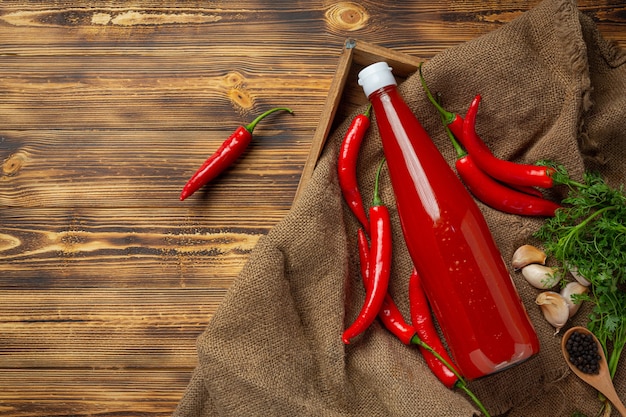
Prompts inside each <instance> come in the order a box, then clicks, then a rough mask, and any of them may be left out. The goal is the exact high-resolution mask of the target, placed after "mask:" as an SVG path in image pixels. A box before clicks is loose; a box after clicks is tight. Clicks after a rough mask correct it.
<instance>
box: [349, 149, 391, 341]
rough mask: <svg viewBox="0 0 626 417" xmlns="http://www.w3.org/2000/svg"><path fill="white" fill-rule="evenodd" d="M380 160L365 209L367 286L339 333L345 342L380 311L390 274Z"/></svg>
mask: <svg viewBox="0 0 626 417" xmlns="http://www.w3.org/2000/svg"><path fill="white" fill-rule="evenodd" d="M383 163H384V159H383V161H382V162H381V163H380V165H379V166H378V170H377V172H376V182H375V184H374V201H373V203H372V207H370V209H369V221H370V232H371V246H370V254H369V259H370V262H369V265H368V277H369V278H368V280H369V282H370V285H369V287H368V288H366V291H365V302H364V303H363V306H362V308H361V311H360V312H359V315H358V316H357V318H356V320H355V321H354V322H353V323H352V324H351V325H350V326H349V327H348V328H347V329H346V330H345V331H344V332H343V335H342V340H343V342H344V343H345V344H348V343H350V339H352V338H353V337H356V336H358V335H359V334H361V333H362V332H363V331H365V329H367V328H368V327H369V326H370V325H371V324H372V322H373V321H374V320H375V319H376V316H377V315H378V312H379V311H380V309H381V307H382V305H383V302H384V300H385V295H386V294H387V287H388V285H389V275H390V273H391V245H392V240H391V219H390V217H389V209H388V208H387V207H386V206H385V205H384V204H383V202H382V200H381V198H380V195H379V193H378V190H379V182H380V172H381V170H382V167H383Z"/></svg>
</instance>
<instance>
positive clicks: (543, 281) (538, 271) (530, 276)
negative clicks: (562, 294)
mask: <svg viewBox="0 0 626 417" xmlns="http://www.w3.org/2000/svg"><path fill="white" fill-rule="evenodd" d="M556 271H557V270H556V268H551V267H549V266H545V265H539V264H530V265H526V266H525V267H523V268H522V275H523V276H524V278H526V281H528V283H529V284H530V285H532V286H533V287H535V288H539V289H540V290H547V289H550V288H552V287H554V286H555V285H556V284H557V283H558V282H559V278H558V277H557V276H556Z"/></svg>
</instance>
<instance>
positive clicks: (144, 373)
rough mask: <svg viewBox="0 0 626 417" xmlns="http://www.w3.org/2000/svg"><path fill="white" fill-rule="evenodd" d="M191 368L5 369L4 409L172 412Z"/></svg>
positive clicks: (0, 390) (18, 413)
mask: <svg viewBox="0 0 626 417" xmlns="http://www.w3.org/2000/svg"><path fill="white" fill-rule="evenodd" d="M190 372H191V369H188V368H181V369H175V370H168V369H161V370H145V369H132V370H128V369H107V370H95V369H72V368H61V369H14V370H13V369H2V370H1V374H0V414H1V415H3V416H13V417H27V416H28V417H32V416H46V417H51V416H70V415H71V416H93V415H112V416H113V415H119V416H128V417H132V416H137V417H139V416H141V417H146V416H151V417H161V416H162V417H165V416H170V415H171V414H172V411H173V410H174V408H175V407H176V404H177V402H178V401H179V400H180V397H181V396H182V394H183V390H184V386H185V385H186V384H187V382H188V381H189V377H190Z"/></svg>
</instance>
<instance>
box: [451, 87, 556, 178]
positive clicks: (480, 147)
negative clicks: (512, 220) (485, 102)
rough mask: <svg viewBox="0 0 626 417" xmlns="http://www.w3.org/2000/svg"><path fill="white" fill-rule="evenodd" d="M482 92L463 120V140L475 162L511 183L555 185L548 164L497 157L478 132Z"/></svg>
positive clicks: (493, 175)
mask: <svg viewBox="0 0 626 417" xmlns="http://www.w3.org/2000/svg"><path fill="white" fill-rule="evenodd" d="M480 100H481V97H480V94H478V95H476V97H475V98H474V100H472V104H471V105H470V107H469V109H468V110H467V114H466V115H465V120H464V121H463V135H462V136H461V137H460V138H462V139H461V142H462V143H463V145H465V148H466V149H467V152H469V154H470V155H472V158H474V162H476V164H477V165H478V166H479V167H480V169H482V170H483V171H485V172H486V173H487V174H489V175H490V176H492V177H493V178H495V179H497V180H500V181H503V182H506V183H509V184H518V185H524V186H531V187H542V188H550V187H552V185H553V182H552V177H551V175H552V174H553V173H554V169H553V168H550V167H546V166H539V165H529V164H518V163H515V162H512V161H507V160H505V159H499V158H496V157H495V156H494V155H493V154H492V153H491V151H490V150H489V148H488V147H487V146H486V145H485V143H484V142H483V141H482V140H481V139H480V137H479V136H478V134H477V133H476V128H475V127H476V114H477V113H478V106H479V104H480Z"/></svg>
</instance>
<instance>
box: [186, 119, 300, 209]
mask: <svg viewBox="0 0 626 417" xmlns="http://www.w3.org/2000/svg"><path fill="white" fill-rule="evenodd" d="M279 110H284V111H287V112H289V113H291V114H293V111H292V110H290V109H288V108H285V107H276V108H273V109H271V110H268V111H266V112H265V113H263V114H261V115H259V116H258V117H257V118H256V119H254V120H253V121H252V122H251V123H250V124H248V125H246V126H239V127H238V128H237V130H235V132H234V133H233V134H232V135H230V137H229V138H228V139H226V140H225V141H224V142H223V143H222V145H221V146H220V147H219V148H218V149H217V151H215V153H214V154H213V155H211V156H210V157H209V158H208V159H207V160H206V161H205V162H204V164H202V166H201V167H200V168H199V169H198V171H196V173H195V174H193V175H192V176H191V178H190V179H189V181H187V183H186V184H185V186H184V187H183V191H182V192H181V194H180V200H181V201H182V200H184V199H186V198H187V197H189V196H190V195H192V194H193V193H195V192H196V191H198V190H199V189H200V188H201V187H202V186H203V185H205V184H206V183H208V182H209V181H211V180H212V179H213V178H215V177H217V176H218V175H219V174H220V173H221V172H222V171H224V170H225V169H226V168H228V167H229V166H230V165H232V164H233V163H234V162H235V160H237V158H239V156H241V154H242V153H243V152H244V151H245V150H246V148H247V147H248V145H249V144H250V142H251V141H252V131H253V130H254V128H255V126H256V125H257V123H259V122H260V121H261V120H262V119H264V118H265V116H267V115H269V114H271V113H274V112H276V111H279Z"/></svg>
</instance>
